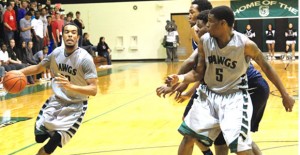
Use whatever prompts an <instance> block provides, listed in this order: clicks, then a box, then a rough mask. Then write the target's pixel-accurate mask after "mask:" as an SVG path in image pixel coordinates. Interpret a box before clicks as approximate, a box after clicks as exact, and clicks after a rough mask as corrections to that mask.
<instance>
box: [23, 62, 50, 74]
mask: <svg viewBox="0 0 300 155" xmlns="http://www.w3.org/2000/svg"><path fill="white" fill-rule="evenodd" d="M45 69H46V68H45V67H44V66H42V65H41V64H37V65H32V66H28V67H25V68H22V69H20V70H19V71H20V72H22V73H23V74H25V75H26V76H28V75H35V74H38V73H41V72H43V71H44V70H45Z"/></svg>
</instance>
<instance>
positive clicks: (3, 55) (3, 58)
mask: <svg viewBox="0 0 300 155" xmlns="http://www.w3.org/2000/svg"><path fill="white" fill-rule="evenodd" d="M8 60H9V57H8V52H7V51H5V52H3V51H2V50H0V61H4V62H7V61H8Z"/></svg>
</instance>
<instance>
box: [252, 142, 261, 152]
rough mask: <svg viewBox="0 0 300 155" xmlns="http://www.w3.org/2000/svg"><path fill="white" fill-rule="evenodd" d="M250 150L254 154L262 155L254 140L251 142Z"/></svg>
mask: <svg viewBox="0 0 300 155" xmlns="http://www.w3.org/2000/svg"><path fill="white" fill-rule="evenodd" d="M252 152H253V154H254V155H262V152H261V151H260V149H259V147H258V146H257V145H256V143H254V142H252Z"/></svg>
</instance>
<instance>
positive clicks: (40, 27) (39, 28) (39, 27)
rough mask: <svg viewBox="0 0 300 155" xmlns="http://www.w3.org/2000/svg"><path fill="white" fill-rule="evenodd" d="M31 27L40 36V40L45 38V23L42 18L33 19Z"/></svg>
mask: <svg viewBox="0 0 300 155" xmlns="http://www.w3.org/2000/svg"><path fill="white" fill-rule="evenodd" d="M31 26H33V29H34V32H35V34H36V35H37V36H39V37H40V38H44V23H43V21H42V20H41V18H39V19H35V18H34V19H32V20H31Z"/></svg>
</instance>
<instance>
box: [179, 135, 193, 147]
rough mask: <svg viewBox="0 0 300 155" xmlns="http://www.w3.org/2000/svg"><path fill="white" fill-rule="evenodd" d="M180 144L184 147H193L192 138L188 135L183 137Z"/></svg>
mask: <svg viewBox="0 0 300 155" xmlns="http://www.w3.org/2000/svg"><path fill="white" fill-rule="evenodd" d="M182 142H183V143H185V145H194V138H193V137H191V136H188V135H185V136H184V137H183V139H182Z"/></svg>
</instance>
